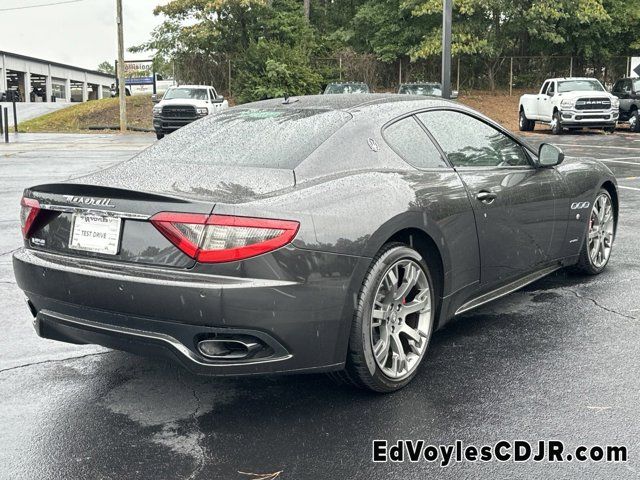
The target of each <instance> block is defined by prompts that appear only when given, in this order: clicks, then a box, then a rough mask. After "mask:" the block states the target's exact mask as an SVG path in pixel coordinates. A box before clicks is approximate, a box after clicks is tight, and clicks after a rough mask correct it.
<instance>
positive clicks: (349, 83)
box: [327, 80, 366, 85]
mask: <svg viewBox="0 0 640 480" xmlns="http://www.w3.org/2000/svg"><path fill="white" fill-rule="evenodd" d="M327 85H366V83H365V82H354V81H353V80H349V81H348V82H329V83H327Z"/></svg>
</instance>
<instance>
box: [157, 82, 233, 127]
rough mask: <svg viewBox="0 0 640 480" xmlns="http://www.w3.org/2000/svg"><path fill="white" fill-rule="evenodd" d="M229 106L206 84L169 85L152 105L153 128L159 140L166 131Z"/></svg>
mask: <svg viewBox="0 0 640 480" xmlns="http://www.w3.org/2000/svg"><path fill="white" fill-rule="evenodd" d="M226 108H229V102H227V101H226V100H225V99H224V97H223V96H222V95H218V92H216V90H215V88H213V87H209V86H206V85H181V86H179V87H170V88H169V89H168V90H167V91H166V92H165V94H164V96H163V97H162V100H160V102H159V103H158V104H157V105H156V106H154V107H153V128H154V130H155V131H156V137H158V140H160V139H161V138H162V137H164V136H165V134H167V133H171V132H173V131H174V130H177V129H179V128H180V127H184V126H185V125H187V124H189V123H191V122H194V121H196V120H199V119H200V118H203V117H206V116H207V115H212V114H214V113H218V112H220V111H222V110H224V109H226Z"/></svg>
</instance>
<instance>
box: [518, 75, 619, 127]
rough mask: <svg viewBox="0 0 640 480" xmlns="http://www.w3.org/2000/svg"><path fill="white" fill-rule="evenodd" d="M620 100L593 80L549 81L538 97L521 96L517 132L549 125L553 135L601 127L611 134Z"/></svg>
mask: <svg viewBox="0 0 640 480" xmlns="http://www.w3.org/2000/svg"><path fill="white" fill-rule="evenodd" d="M618 108H619V101H618V98H617V97H616V96H614V95H611V94H610V93H608V92H607V91H606V90H605V88H604V87H603V86H602V84H601V83H600V82H599V81H598V80H596V79H595V78H550V79H548V80H546V81H545V82H544V83H543V84H542V88H541V89H540V92H539V93H538V94H533V95H529V94H527V95H522V97H520V121H519V126H520V130H521V131H523V132H530V131H531V130H533V128H534V126H535V123H536V122H540V123H548V124H549V125H550V126H551V131H552V133H553V134H554V135H558V134H560V133H562V132H563V130H564V129H565V128H568V129H580V128H601V129H603V130H604V131H606V132H613V131H614V130H615V128H616V123H617V121H618V115H619V112H618Z"/></svg>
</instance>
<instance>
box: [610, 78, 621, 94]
mask: <svg viewBox="0 0 640 480" xmlns="http://www.w3.org/2000/svg"><path fill="white" fill-rule="evenodd" d="M611 91H612V92H616V93H619V92H621V91H622V80H618V81H617V82H616V83H615V85H614V86H613V88H612V89H611Z"/></svg>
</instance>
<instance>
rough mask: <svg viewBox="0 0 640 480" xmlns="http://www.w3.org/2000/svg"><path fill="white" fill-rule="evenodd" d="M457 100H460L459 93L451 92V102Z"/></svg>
mask: <svg viewBox="0 0 640 480" xmlns="http://www.w3.org/2000/svg"><path fill="white" fill-rule="evenodd" d="M456 98H458V91H457V90H451V100H455V99H456Z"/></svg>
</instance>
